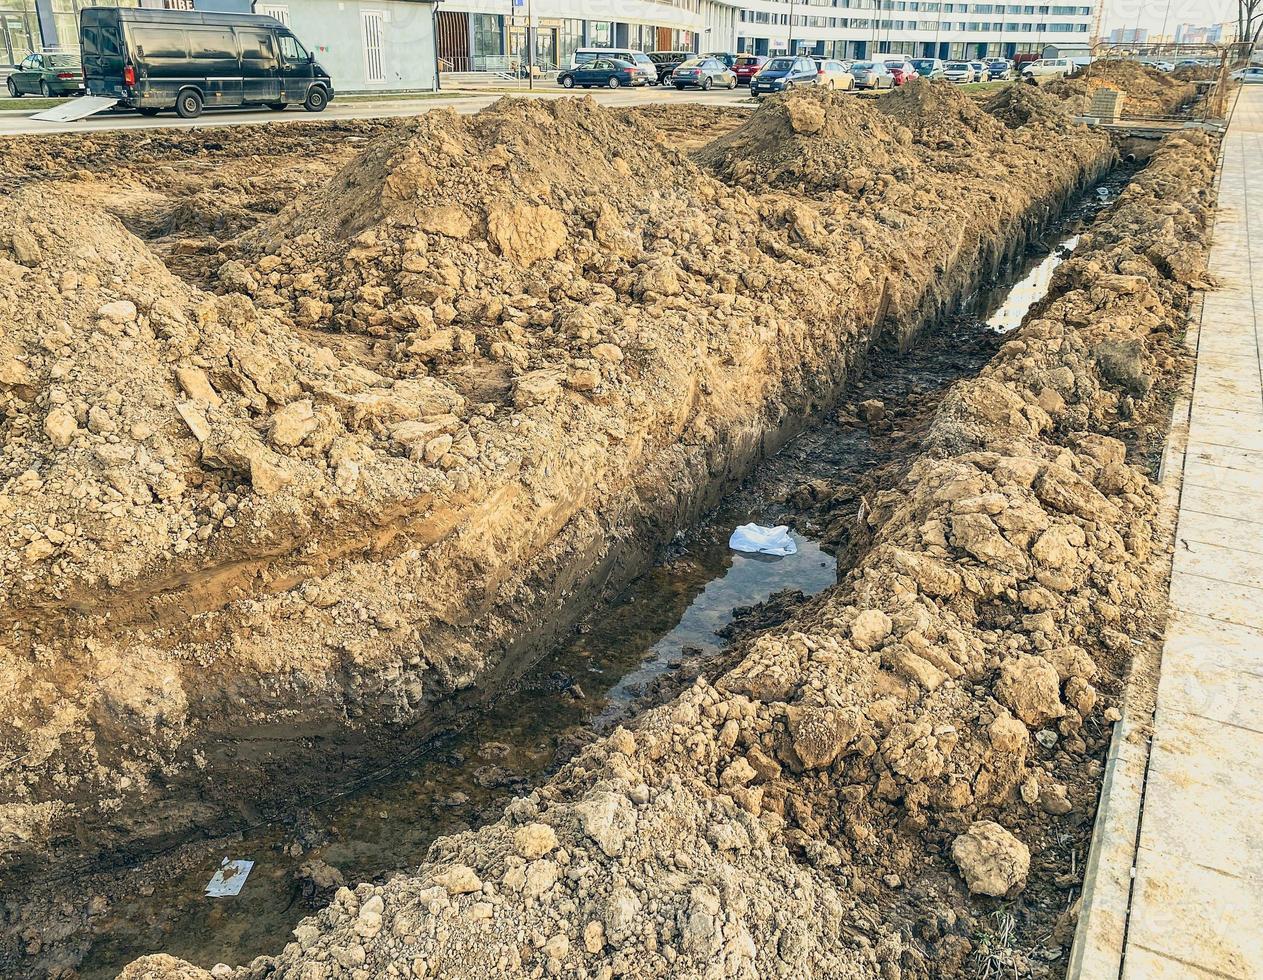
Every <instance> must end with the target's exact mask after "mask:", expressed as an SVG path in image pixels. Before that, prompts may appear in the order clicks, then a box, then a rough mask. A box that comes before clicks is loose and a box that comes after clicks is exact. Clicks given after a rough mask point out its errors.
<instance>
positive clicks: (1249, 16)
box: [1237, 0, 1263, 52]
mask: <svg viewBox="0 0 1263 980" xmlns="http://www.w3.org/2000/svg"><path fill="white" fill-rule="evenodd" d="M1260 34H1263V0H1237V40H1238V41H1239V42H1241V43H1242V44H1245V45H1248V47H1247V49H1246V50H1247V52H1248V51H1252V50H1253V49H1254V46H1255V45H1256V44H1258V43H1259V36H1260Z"/></svg>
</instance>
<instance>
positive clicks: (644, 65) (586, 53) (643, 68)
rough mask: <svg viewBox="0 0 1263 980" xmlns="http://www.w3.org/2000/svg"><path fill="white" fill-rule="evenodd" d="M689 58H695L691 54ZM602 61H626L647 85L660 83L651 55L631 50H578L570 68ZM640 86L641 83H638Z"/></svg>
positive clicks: (571, 59) (571, 58)
mask: <svg viewBox="0 0 1263 980" xmlns="http://www.w3.org/2000/svg"><path fill="white" fill-rule="evenodd" d="M687 57H690V58H691V57H693V56H692V55H691V54H690V55H688V56H687ZM598 59H599V60H601V61H610V60H614V61H626V62H628V63H629V64H630V65H631V66H632V68H633V69H635V72H636V74H637V75H638V76H639V77H640V78H643V79H644V81H645V84H647V85H656V84H657V83H658V69H657V67H656V66H655V65H654V63H653V61H651V60H650V58H649V55H647V54H645V53H644V52H643V51H633V50H632V49H630V48H619V49H618V50H615V49H614V48H576V49H575V53H574V54H573V55H571V57H570V67H571V68H572V69H573V68H578V67H580V66H581V65H585V64H589V63H591V62H593V61H597V60H598ZM637 84H639V83H637Z"/></svg>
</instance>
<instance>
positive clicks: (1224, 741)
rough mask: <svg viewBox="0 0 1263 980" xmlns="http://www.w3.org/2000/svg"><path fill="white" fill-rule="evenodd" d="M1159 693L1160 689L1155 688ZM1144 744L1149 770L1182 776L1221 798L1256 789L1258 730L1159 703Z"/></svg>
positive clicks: (1260, 754) (1260, 750) (1260, 753)
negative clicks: (1155, 725)
mask: <svg viewBox="0 0 1263 980" xmlns="http://www.w3.org/2000/svg"><path fill="white" fill-rule="evenodd" d="M1159 696H1160V697H1161V696H1162V695H1161V693H1160V694H1159ZM1157 719H1158V724H1159V725H1160V727H1159V728H1158V729H1157V730H1155V732H1154V736H1153V744H1152V745H1151V746H1150V750H1149V768H1150V770H1151V771H1156V772H1166V773H1171V774H1176V775H1180V776H1182V777H1183V778H1184V779H1186V780H1189V781H1190V782H1191V783H1196V784H1197V786H1198V787H1199V790H1198V791H1199V793H1203V794H1204V793H1207V792H1208V791H1210V790H1213V791H1214V792H1213V793H1212V794H1211V795H1214V796H1218V797H1221V798H1230V797H1232V796H1239V795H1241V796H1249V795H1252V794H1254V795H1257V785H1258V778H1257V773H1258V772H1259V771H1261V770H1260V768H1259V767H1260V766H1263V732H1257V731H1251V730H1250V729H1248V728H1238V727H1236V726H1234V725H1228V724H1225V723H1223V722H1220V721H1214V720H1212V719H1210V718H1206V717H1203V716H1201V715H1198V714H1190V713H1188V712H1185V711H1178V710H1176V709H1175V708H1171V707H1161V708H1159V710H1158V714H1157Z"/></svg>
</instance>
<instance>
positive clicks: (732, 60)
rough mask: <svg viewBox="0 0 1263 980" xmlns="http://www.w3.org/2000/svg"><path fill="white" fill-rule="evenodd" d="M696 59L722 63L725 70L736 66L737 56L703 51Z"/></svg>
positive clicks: (724, 52)
mask: <svg viewBox="0 0 1263 980" xmlns="http://www.w3.org/2000/svg"><path fill="white" fill-rule="evenodd" d="M697 57H699V58H714V59H715V60H716V61H720V62H723V66H724V67H725V68H732V67H733V66H734V65H736V63H737V58H738V57H739V56H738V55H735V54H733V53H732V52H731V51H703V52H702V53H701V54H699V55H698V56H697Z"/></svg>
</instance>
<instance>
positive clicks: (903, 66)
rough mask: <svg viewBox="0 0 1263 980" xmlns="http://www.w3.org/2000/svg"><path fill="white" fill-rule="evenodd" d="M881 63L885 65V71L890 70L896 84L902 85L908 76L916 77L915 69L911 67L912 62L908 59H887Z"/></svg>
mask: <svg viewBox="0 0 1263 980" xmlns="http://www.w3.org/2000/svg"><path fill="white" fill-rule="evenodd" d="M882 64H884V65H885V66H886V71H888V72H890V74H891V76H892V77H893V78H894V80H895V84H896V85H902V84H903V83H904V82H906V81H907V80H908V79H909V78H916V76H917V70H916V69H915V68H913V67H912V62H910V61H904V60H902V59H888V60H886V61H884V62H882Z"/></svg>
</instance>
